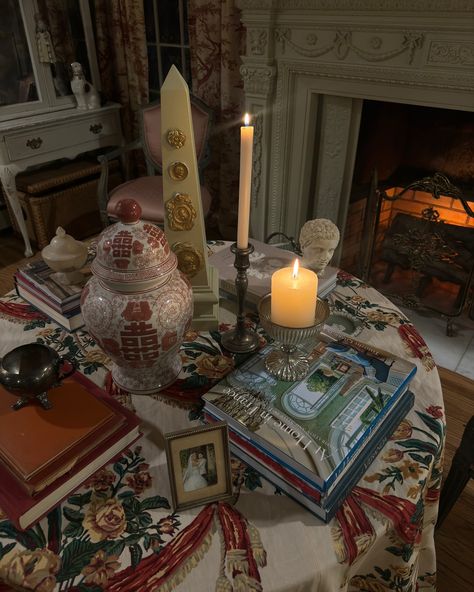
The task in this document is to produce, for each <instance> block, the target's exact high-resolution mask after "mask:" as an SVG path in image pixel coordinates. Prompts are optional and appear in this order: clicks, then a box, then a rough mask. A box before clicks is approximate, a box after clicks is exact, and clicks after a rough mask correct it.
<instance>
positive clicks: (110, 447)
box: [0, 372, 140, 529]
mask: <svg viewBox="0 0 474 592" xmlns="http://www.w3.org/2000/svg"><path fill="white" fill-rule="evenodd" d="M48 398H49V400H50V402H51V403H52V405H53V406H52V408H51V409H48V410H45V409H43V408H42V407H41V406H40V405H39V404H36V403H34V402H33V403H30V404H28V405H26V406H25V407H22V408H21V409H19V410H17V411H14V410H13V409H12V407H11V405H12V403H14V402H15V399H14V397H13V395H11V394H10V393H8V392H7V391H5V390H4V389H3V387H0V483H1V484H2V486H1V487H0V508H2V510H3V511H4V512H5V513H6V515H7V516H8V518H9V519H10V520H11V521H12V522H13V523H14V524H15V525H16V526H17V527H18V528H20V529H26V528H29V527H30V526H31V525H32V524H33V523H34V522H36V521H37V520H39V519H40V518H41V517H42V516H43V515H45V514H46V513H47V512H49V511H50V510H51V509H52V508H53V507H54V506H56V505H57V504H58V503H60V502H61V501H62V500H63V499H64V498H66V497H67V496H68V495H69V494H70V493H71V492H72V491H74V490H75V489H77V488H78V487H79V486H80V485H81V484H82V483H83V482H84V481H85V480H87V479H88V478H89V477H90V476H91V475H93V474H94V473H95V472H96V471H97V470H98V469H100V468H101V467H103V466H104V465H105V464H107V463H108V462H110V461H111V460H112V459H113V458H114V457H116V456H118V455H119V454H120V453H121V452H123V450H124V449H126V448H127V447H129V446H130V445H131V444H132V443H133V442H134V441H135V440H136V439H137V438H138V437H139V436H140V431H139V421H138V418H137V417H136V416H135V414H134V413H132V412H130V411H128V410H127V409H125V408H124V407H122V406H121V405H120V404H119V403H117V401H115V400H114V399H113V398H111V397H109V396H107V395H106V394H105V393H104V392H103V391H101V390H100V389H99V388H98V387H97V386H96V385H94V383H92V382H91V381H90V380H89V379H88V378H86V377H85V376H83V375H82V374H79V373H77V372H76V373H74V374H73V375H72V376H71V377H70V378H68V379H66V380H64V382H63V383H62V384H61V385H60V386H58V387H56V388H54V389H52V390H50V391H49V392H48Z"/></svg>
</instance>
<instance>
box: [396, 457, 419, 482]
mask: <svg viewBox="0 0 474 592" xmlns="http://www.w3.org/2000/svg"><path fill="white" fill-rule="evenodd" d="M400 472H401V474H402V475H403V477H404V478H405V479H408V478H411V479H418V477H419V476H420V475H421V473H422V472H423V469H422V468H421V467H420V465H419V464H418V463H417V462H414V461H412V460H404V461H403V464H402V466H401V467H400Z"/></svg>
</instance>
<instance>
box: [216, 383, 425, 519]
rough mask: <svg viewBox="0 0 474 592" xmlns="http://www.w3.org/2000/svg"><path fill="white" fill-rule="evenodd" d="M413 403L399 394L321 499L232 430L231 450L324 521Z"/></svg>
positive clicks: (409, 396)
mask: <svg viewBox="0 0 474 592" xmlns="http://www.w3.org/2000/svg"><path fill="white" fill-rule="evenodd" d="M414 400H415V397H414V395H413V393H412V392H411V391H408V390H407V391H405V393H403V395H402V396H401V398H400V399H399V401H398V402H397V404H396V405H395V407H394V408H393V410H392V412H391V413H390V414H389V415H388V416H387V417H386V418H385V421H384V422H383V424H382V425H381V426H380V428H379V429H377V430H376V431H375V432H374V435H373V437H372V438H371V439H370V440H369V442H368V444H367V445H366V446H365V448H364V452H363V454H361V455H360V456H358V457H356V458H355V459H354V461H353V462H352V463H351V464H350V465H347V467H346V471H344V472H343V473H341V475H340V479H339V480H338V481H337V482H336V483H335V484H334V486H333V487H332V488H331V491H329V492H328V493H327V495H326V496H323V495H322V494H321V493H320V492H319V491H318V490H317V489H311V487H307V486H305V483H303V484H302V481H301V480H300V479H299V478H298V476H297V475H296V474H294V473H291V471H289V470H287V469H286V468H285V467H284V466H282V465H281V464H279V463H278V462H276V461H275V460H274V459H273V458H272V457H271V456H269V455H266V454H265V453H263V452H262V450H261V449H259V448H257V447H254V446H252V444H251V443H250V442H242V438H241V435H240V434H238V433H237V432H235V431H234V430H233V429H232V428H231V429H229V440H230V447H231V451H232V453H233V454H234V455H235V456H236V457H238V458H240V459H241V460H242V461H243V462H244V463H246V464H247V465H248V466H250V467H252V468H254V469H255V470H256V471H257V472H258V473H260V475H261V476H262V477H264V478H265V479H266V480H267V481H269V482H270V483H272V484H273V485H275V486H276V487H277V488H278V489H280V490H281V491H283V492H284V493H286V494H287V495H289V496H290V497H292V498H293V499H295V501H297V502H298V503H300V504H301V505H303V506H304V507H305V508H307V509H308V510H309V511H310V512H312V513H313V514H315V515H316V516H317V517H318V518H321V519H322V520H324V521H325V522H327V521H328V520H330V519H331V518H332V517H333V516H334V514H335V513H336V511H337V510H338V508H339V507H340V505H341V504H342V502H343V501H344V500H345V499H346V497H347V496H348V495H349V494H350V492H351V490H352V488H353V487H354V485H356V484H357V483H358V481H359V480H360V479H361V478H362V477H363V475H364V474H365V473H366V471H367V469H368V468H369V466H370V465H371V463H372V462H373V461H374V459H375V458H376V456H377V455H378V454H379V452H380V451H381V450H382V448H383V447H384V445H385V444H386V442H387V440H388V438H389V437H390V436H391V435H392V433H393V432H394V430H395V428H396V427H397V426H398V424H399V423H400V421H401V420H402V419H403V418H404V417H405V416H406V414H407V413H408V411H409V410H410V409H411V408H412V406H413V403H414ZM206 418H207V420H208V421H210V422H214V421H219V420H218V418H216V417H214V416H212V414H210V413H209V412H207V413H206Z"/></svg>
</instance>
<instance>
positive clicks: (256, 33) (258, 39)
mask: <svg viewBox="0 0 474 592" xmlns="http://www.w3.org/2000/svg"><path fill="white" fill-rule="evenodd" d="M267 43H268V33H267V31H265V30H264V29H250V31H249V46H250V53H251V54H252V55H263V54H264V53H265V48H266V46H267Z"/></svg>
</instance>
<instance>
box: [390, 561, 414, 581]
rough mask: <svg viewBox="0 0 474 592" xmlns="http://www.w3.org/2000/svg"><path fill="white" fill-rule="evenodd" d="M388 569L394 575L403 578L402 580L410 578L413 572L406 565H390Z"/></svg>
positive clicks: (411, 567) (410, 566)
mask: <svg viewBox="0 0 474 592" xmlns="http://www.w3.org/2000/svg"><path fill="white" fill-rule="evenodd" d="M390 569H391V570H392V571H393V574H394V575H397V576H399V577H400V578H403V579H404V580H406V579H408V578H409V577H410V576H411V572H412V571H413V566H412V565H409V564H408V563H407V564H405V565H391V566H390Z"/></svg>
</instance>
